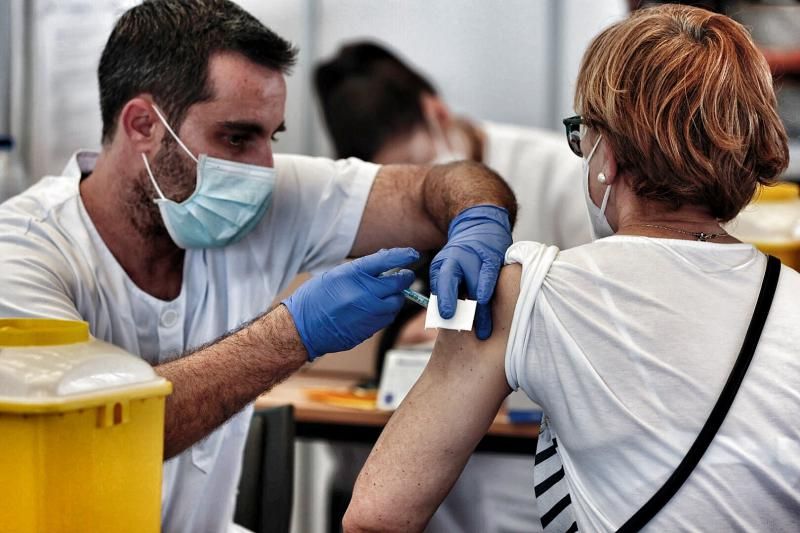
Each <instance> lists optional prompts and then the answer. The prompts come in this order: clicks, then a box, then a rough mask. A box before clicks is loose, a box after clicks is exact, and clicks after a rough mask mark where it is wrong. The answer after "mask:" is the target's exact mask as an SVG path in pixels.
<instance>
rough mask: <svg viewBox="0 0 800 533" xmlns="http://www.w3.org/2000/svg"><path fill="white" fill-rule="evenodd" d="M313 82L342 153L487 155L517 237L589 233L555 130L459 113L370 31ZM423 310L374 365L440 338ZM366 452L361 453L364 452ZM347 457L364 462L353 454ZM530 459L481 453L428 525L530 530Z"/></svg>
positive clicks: (397, 329) (574, 164)
mask: <svg viewBox="0 0 800 533" xmlns="http://www.w3.org/2000/svg"><path fill="white" fill-rule="evenodd" d="M314 86H315V89H316V92H317V96H318V99H319V102H320V105H321V109H322V114H323V116H324V119H325V124H326V126H327V130H328V133H329V135H330V138H331V140H332V142H333V146H334V150H335V152H336V156H337V157H358V158H361V159H364V160H368V161H373V162H377V163H383V164H386V163H412V164H430V163H435V162H446V161H452V160H472V161H480V162H483V163H485V164H486V165H488V166H489V167H491V168H492V169H494V170H495V171H497V172H498V174H500V175H501V176H502V177H503V178H504V179H505V180H506V181H507V182H508V184H509V185H510V186H511V188H512V189H513V190H514V192H515V194H516V196H517V199H518V201H519V214H518V221H517V225H516V227H515V229H514V239H515V240H535V241H540V242H546V243H551V244H555V245H557V246H559V247H561V248H570V247H572V246H576V245H579V244H584V243H587V242H589V239H590V236H589V221H588V218H587V217H586V213H585V208H584V206H583V200H582V199H581V195H580V193H581V189H580V186H581V181H580V178H581V165H580V161H578V160H576V159H575V157H574V156H573V155H572V154H571V153H570V151H569V149H568V148H567V147H566V146H564V143H563V140H562V138H561V136H560V135H559V134H556V133H554V132H551V131H547V130H541V129H535V128H526V127H520V126H512V125H508V124H499V123H494V122H488V121H477V120H471V119H467V118H464V117H458V116H455V115H454V114H453V113H452V112H451V111H450V109H449V107H448V106H447V104H446V103H445V101H444V99H443V98H442V96H441V95H440V94H439V93H438V92H437V90H436V89H435V88H434V86H433V84H432V83H431V82H430V81H429V80H427V79H426V78H425V77H424V76H422V75H421V74H420V73H419V72H417V71H416V70H415V69H413V68H412V67H411V66H409V65H408V63H406V62H404V61H403V60H401V59H400V58H399V57H398V56H397V55H396V54H395V53H393V52H392V51H390V50H389V49H388V48H386V47H385V46H382V45H380V44H377V43H374V42H370V41H358V42H353V43H350V44H348V45H346V46H344V47H342V48H341V49H340V50H339V51H338V52H337V53H336V54H335V55H334V56H333V57H331V58H330V59H328V60H326V61H324V62H322V63H320V64H318V65H317V66H316V68H315V72H314ZM428 259H430V258H428ZM414 270H415V272H416V273H417V274H418V283H419V284H420V285H419V286H418V289H419V290H421V291H423V292H424V291H426V289H427V281H428V280H427V276H426V275H425V272H426V271H427V264H426V262H425V260H424V258H423V260H422V261H421V262H420V263H418V264H417V265H416V267H415V268H414ZM424 320H425V314H424V312H420V310H419V308H418V307H416V306H414V305H413V304H406V306H405V307H404V308H403V310H402V311H401V312H400V314H399V315H398V317H397V319H396V320H395V321H394V322H393V323H392V325H390V326H389V327H388V328H387V329H386V330H385V331H384V333H383V335H382V337H381V339H380V341H379V345H378V353H377V358H376V374H378V375H380V372H381V369H382V367H383V361H384V358H385V354H386V352H387V351H388V350H389V349H391V348H392V347H393V346H395V345H397V344H400V345H403V344H417V343H424V342H433V340H435V337H436V330H425V329H424ZM365 456H366V453H362V454H361V460H362V461H363V458H364V457H365ZM348 460H349V462H358V459H357V457H348ZM341 462H344V459H343V458H342V459H341V460H340V463H341ZM525 465H526V462H525V460H524V459H521V458H520V457H519V456H511V455H504V456H497V455H495V454H491V455H489V454H479V455H476V456H475V457H474V458H473V460H472V462H471V464H470V468H468V469H467V470H466V471H465V474H464V476H463V478H464V479H463V480H462V482H460V483H459V484H458V486H457V489H456V490H454V491H452V492H451V495H450V497H449V498H448V500H447V502H446V503H445V505H443V506H442V508H441V509H440V511H439V512H438V513H437V515H436V517H435V519H434V521H433V522H432V523H431V525H430V530H431V531H434V530H437V529H441V530H442V531H456V530H458V531H476V532H493V531H497V532H501V531H530V530H531V527H532V523H534V524H536V523H538V520H537V518H536V516H535V514H533V513H532V510H531V508H530V506H527V505H523V504H524V502H525V498H527V494H528V492H529V491H528V483H529V476H527V468H526V466H525ZM340 474H342V475H338V476H336V478H337V480H338V482H339V483H344V481H343V480H344V479H345V478H347V476H346V475H344V474H343V473H340ZM350 477H351V478H352V477H354V475H353V476H350ZM514 493H519V494H520V495H521V498H523V499H522V500H520V501H519V504H518V505H515V504H513V502H512V503H509V499H511V498H513V494H514ZM479 494H484V495H493V496H491V497H487V498H480V497H478V495H479ZM476 500H478V501H481V502H482V503H481V505H483V506H484V507H481V506H480V505H476V504H475V501H476Z"/></svg>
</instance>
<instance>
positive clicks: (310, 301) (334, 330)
mask: <svg viewBox="0 0 800 533" xmlns="http://www.w3.org/2000/svg"><path fill="white" fill-rule="evenodd" d="M418 258H419V254H418V253H417V251H416V250H414V249H413V248H393V249H390V250H381V251H379V252H377V253H374V254H372V255H368V256H364V257H361V258H359V259H356V260H355V261H351V262H349V263H345V264H343V265H339V266H337V267H336V268H334V269H332V270H330V271H328V272H325V273H324V274H322V275H321V276H316V277H314V278H312V279H310V280H308V281H307V282H305V283H304V284H303V285H301V286H300V287H299V288H298V289H297V290H296V291H295V292H294V293H293V294H292V295H291V296H290V297H289V298H287V299H286V300H284V301H283V305H285V306H286V308H287V309H288V310H289V313H290V314H291V315H292V319H293V320H294V324H295V327H296V328H297V332H298V333H299V334H300V340H302V341H303V345H305V347H306V350H307V351H308V359H309V361H313V360H314V359H316V358H317V357H319V356H320V355H324V354H326V353H331V352H341V351H343V350H349V349H350V348H352V347H354V346H356V345H358V344H360V343H362V342H364V341H365V340H367V339H368V338H370V337H371V336H372V335H373V334H375V333H376V332H377V331H378V330H380V329H382V328H384V327H386V326H388V325H389V324H390V323H391V322H392V321H393V320H394V317H395V315H397V313H398V312H399V311H400V309H402V307H403V302H404V298H403V294H402V292H401V291H402V290H403V289H407V288H408V287H409V286H410V285H411V284H412V283H413V282H414V273H413V272H411V271H410V270H400V271H398V272H394V273H392V274H388V275H386V276H382V277H381V276H380V275H381V274H382V273H383V272H386V271H387V270H390V269H393V268H398V267H402V266H405V265H408V264H411V263H413V262H414V261H416V260H417V259H418Z"/></svg>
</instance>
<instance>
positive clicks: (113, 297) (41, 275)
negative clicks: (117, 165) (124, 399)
mask: <svg viewBox="0 0 800 533" xmlns="http://www.w3.org/2000/svg"><path fill="white" fill-rule="evenodd" d="M96 158H97V154H93V153H89V152H80V153H78V154H76V156H75V157H73V159H72V160H71V161H70V162H69V164H68V165H67V167H66V169H65V171H64V175H63V176H60V177H46V178H43V179H42V180H41V181H39V182H38V183H37V184H35V185H34V186H32V187H31V188H29V189H28V190H27V191H25V192H24V193H22V194H21V195H19V196H16V197H14V198H12V199H10V200H8V201H7V202H5V203H4V204H2V205H0V316H3V317H12V316H47V317H56V318H65V319H82V320H86V321H87V322H89V325H90V329H91V333H92V334H93V335H94V336H95V337H97V338H99V339H102V340H105V341H108V342H111V343H113V344H115V345H117V346H120V347H122V348H124V349H126V350H128V351H129V352H131V353H133V354H135V355H138V356H140V357H142V358H143V359H145V360H146V361H148V362H149V363H151V364H153V365H157V364H159V363H163V362H166V361H168V360H170V359H172V358H174V357H175V356H178V355H180V354H182V353H185V352H186V351H187V350H191V349H193V348H196V347H198V346H200V345H202V344H204V343H207V342H209V341H212V340H214V339H216V338H217V337H219V336H220V335H223V334H224V333H225V332H227V331H230V330H231V329H234V328H236V327H238V326H239V325H241V324H242V323H243V322H245V321H247V320H250V319H252V318H254V317H255V316H257V315H260V314H262V313H264V312H265V311H266V310H267V309H268V307H269V305H270V303H271V302H272V301H273V299H274V298H275V297H276V295H277V294H278V293H279V292H280V291H281V290H282V289H283V288H285V287H286V286H287V284H288V283H289V281H290V280H291V279H292V278H293V277H294V276H295V275H296V274H297V273H299V272H305V271H314V270H318V269H325V268H328V267H330V266H333V265H335V264H336V263H338V262H340V261H341V260H343V259H344V258H345V257H346V256H347V255H348V253H349V251H350V249H351V248H352V246H353V243H354V240H355V236H356V231H357V229H358V225H359V223H360V220H361V215H362V213H363V211H364V206H365V205H366V201H367V196H368V194H369V191H370V188H371V186H372V181H373V179H374V177H375V174H376V172H377V169H378V166H377V165H373V164H369V163H364V162H361V161H358V160H355V159H353V160H346V161H338V162H333V161H330V160H327V159H317V158H310V157H301V156H281V155H278V156H276V157H275V167H276V169H277V170H278V178H277V183H276V186H275V190H274V193H273V198H272V204H271V207H270V208H269V210H268V211H267V213H266V214H265V216H264V218H263V219H262V221H261V222H260V223H259V224H258V225H257V226H256V227H255V229H254V230H253V231H252V232H251V233H249V234H248V235H247V236H245V237H244V239H242V240H241V241H239V242H237V243H235V244H232V245H230V246H227V247H225V248H217V249H206V250H187V251H186V256H185V259H184V266H183V285H182V287H181V292H180V294H179V295H178V297H177V298H175V299H174V300H170V301H164V300H160V299H158V298H154V297H153V296H151V295H149V294H147V293H145V292H144V291H142V290H141V289H140V288H139V287H137V286H136V285H135V284H134V283H133V282H132V281H131V279H130V278H129V277H128V276H127V274H126V273H125V271H124V270H123V269H122V267H121V266H120V265H119V264H118V263H117V261H116V259H115V258H114V256H113V255H112V254H111V252H110V251H109V249H108V248H107V247H106V245H105V243H104V242H103V240H102V239H101V238H100V236H99V234H98V233H97V230H96V228H95V227H94V225H93V223H92V221H91V219H90V218H89V216H88V214H87V212H86V209H85V208H84V205H83V203H82V201H81V197H80V194H79V188H78V185H79V182H80V179H81V173H84V174H85V173H87V172H91V170H92V168H93V167H94V162H95V160H96ZM251 413H252V404H251V405H250V406H249V407H248V408H246V409H244V410H243V411H242V412H240V413H239V414H237V415H235V416H233V417H232V418H231V419H230V420H228V421H227V422H225V423H224V424H223V425H222V426H221V427H219V428H218V429H217V430H215V431H214V432H213V433H211V434H210V435H209V436H207V437H206V438H204V439H203V440H201V441H200V442H198V443H197V444H195V445H194V446H192V447H191V448H189V449H188V450H186V451H184V452H183V453H181V454H180V455H178V456H176V457H174V458H172V459H170V460H169V461H167V462H166V463H165V464H164V482H163V501H162V504H163V505H162V531H164V532H189V531H191V532H194V531H203V532H222V531H226V530H228V528H229V527H230V525H231V522H232V518H233V510H234V503H235V497H236V488H237V484H238V480H239V474H240V469H241V456H242V451H243V448H244V443H245V437H246V434H247V430H248V425H249V423H250V417H251Z"/></svg>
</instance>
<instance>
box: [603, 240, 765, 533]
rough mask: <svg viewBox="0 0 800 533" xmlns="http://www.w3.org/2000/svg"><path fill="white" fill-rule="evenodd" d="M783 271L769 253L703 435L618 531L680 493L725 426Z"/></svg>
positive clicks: (636, 525)
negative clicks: (747, 320)
mask: <svg viewBox="0 0 800 533" xmlns="http://www.w3.org/2000/svg"><path fill="white" fill-rule="evenodd" d="M780 272H781V262H780V261H779V260H778V259H776V258H775V257H773V256H771V255H770V256H767V270H766V272H765V274H764V282H763V283H762V284H761V292H760V293H759V295H758V301H757V302H756V308H755V311H753V318H752V319H751V320H750V327H748V328H747V334H746V335H745V337H744V343H743V344H742V349H741V351H740V352H739V357H738V358H737V359H736V364H734V365H733V370H731V375H730V376H728V382H727V383H725V387H723V389H722V393H721V394H720V395H719V399H718V400H717V403H716V405H715V406H714V409H712V410H711V414H710V415H709V417H708V420H706V423H705V425H704V426H703V429H701V430H700V434H699V435H698V436H697V439H695V441H694V444H692V447H691V448H689V451H688V452H686V456H685V457H684V458H683V461H681V463H680V464H679V465H678V467H677V468H676V469H675V472H673V473H672V475H671V476H670V477H669V479H667V481H666V482H665V483H664V485H663V486H662V487H661V488H660V489H658V492H656V493H655V494H654V495H653V497H652V498H650V499H649V500H648V501H647V503H645V504H644V505H643V506H642V507H641V508H640V509H639V510H638V511H636V513H634V515H633V516H632V517H630V518H629V519H628V521H627V522H625V523H624V524H623V525H622V527H620V528H619V529H618V530H617V531H618V533H628V532H631V531H639V530H640V529H642V528H643V527H644V526H645V525H646V524H647V522H649V521H650V520H651V519H652V518H653V517H654V516H655V515H656V513H658V512H659V511H660V510H661V508H662V507H664V506H665V505H666V504H667V502H668V501H669V500H670V498H672V497H673V496H674V495H675V493H676V492H678V490H679V489H680V488H681V486H682V485H683V483H684V482H685V481H686V479H687V478H688V477H689V475H690V474H691V473H692V470H694V468H695V466H697V463H699V462H700V459H701V458H702V457H703V454H704V453H705V451H706V448H708V446H709V444H711V441H712V440H713V439H714V436H715V435H716V433H717V431H718V430H719V428H720V426H722V422H723V421H724V420H725V415H727V414H728V411H729V410H730V407H731V404H732V403H733V399H734V398H735V397H736V392H737V391H738V390H739V385H741V384H742V380H743V379H744V375H745V373H746V372H747V368H748V367H749V366H750V360H751V359H752V358H753V354H754V353H755V351H756V346H757V345H758V339H759V338H760V337H761V331H762V330H763V329H764V323H765V322H766V321H767V315H768V314H769V308H770V306H771V305H772V297H773V296H774V295H775V289H776V287H777V286H778V276H779V275H780Z"/></svg>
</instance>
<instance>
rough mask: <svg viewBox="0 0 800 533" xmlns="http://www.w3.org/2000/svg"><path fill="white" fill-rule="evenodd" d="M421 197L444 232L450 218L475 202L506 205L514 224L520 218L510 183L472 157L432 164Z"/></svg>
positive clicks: (478, 203) (431, 216)
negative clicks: (447, 162)
mask: <svg viewBox="0 0 800 533" xmlns="http://www.w3.org/2000/svg"><path fill="white" fill-rule="evenodd" d="M422 198H423V201H424V207H425V211H426V212H427V214H428V216H429V217H430V219H431V220H432V221H433V223H434V224H435V225H436V226H437V227H438V228H439V229H440V230H441V231H442V232H443V233H444V234H445V235H446V234H447V230H448V226H449V224H450V221H451V220H453V219H454V218H455V217H456V215H458V214H459V213H460V212H461V211H463V210H464V209H466V208H468V207H471V206H474V205H480V204H491V205H496V206H499V207H503V208H505V209H506V210H507V211H508V216H509V221H510V222H511V226H512V227H513V226H514V222H515V221H516V218H517V200H516V198H515V197H514V193H513V192H512V191H511V187H509V186H508V184H507V183H506V182H505V181H504V180H503V178H501V177H500V176H499V175H498V174H497V173H496V172H494V171H493V170H491V169H490V168H489V167H487V166H485V165H482V164H480V163H476V162H472V161H459V162H456V163H449V164H447V165H436V166H433V167H431V168H430V170H429V171H428V173H427V175H426V176H425V181H424V183H423V191H422Z"/></svg>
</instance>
